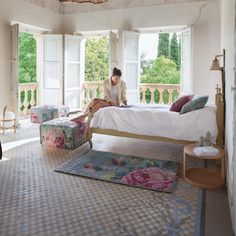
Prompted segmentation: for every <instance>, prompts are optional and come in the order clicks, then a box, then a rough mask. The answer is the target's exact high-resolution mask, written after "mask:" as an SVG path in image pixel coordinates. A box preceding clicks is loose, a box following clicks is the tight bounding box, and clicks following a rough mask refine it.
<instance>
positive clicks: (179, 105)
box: [170, 95, 193, 112]
mask: <svg viewBox="0 0 236 236" xmlns="http://www.w3.org/2000/svg"><path fill="white" fill-rule="evenodd" d="M192 98H193V96H192V95H185V96H182V97H180V98H178V99H177V100H176V101H175V102H174V103H173V104H172V105H171V107H170V111H174V112H180V111H181V109H182V107H183V106H184V105H185V104H186V103H187V102H189V101H191V100H192Z"/></svg>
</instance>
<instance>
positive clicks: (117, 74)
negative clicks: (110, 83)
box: [112, 67, 122, 77]
mask: <svg viewBox="0 0 236 236" xmlns="http://www.w3.org/2000/svg"><path fill="white" fill-rule="evenodd" d="M112 76H119V77H121V76H122V72H121V70H120V69H118V68H116V67H115V68H114V69H113V71H112Z"/></svg>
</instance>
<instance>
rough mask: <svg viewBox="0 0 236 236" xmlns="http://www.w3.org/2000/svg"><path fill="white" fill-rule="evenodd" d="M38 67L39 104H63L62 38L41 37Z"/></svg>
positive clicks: (58, 36) (54, 36)
mask: <svg viewBox="0 0 236 236" xmlns="http://www.w3.org/2000/svg"><path fill="white" fill-rule="evenodd" d="M38 52H39V53H40V52H42V53H40V55H41V60H40V61H41V65H40V68H41V69H40V71H41V72H40V103H41V104H43V105H61V104H62V102H63V96H62V95H63V36H62V35H43V36H42V42H41V47H40V48H39V51H38Z"/></svg>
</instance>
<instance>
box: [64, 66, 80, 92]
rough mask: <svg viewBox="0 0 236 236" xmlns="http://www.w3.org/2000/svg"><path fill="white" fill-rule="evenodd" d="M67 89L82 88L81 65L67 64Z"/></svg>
mask: <svg viewBox="0 0 236 236" xmlns="http://www.w3.org/2000/svg"><path fill="white" fill-rule="evenodd" d="M66 79H67V80H66V85H67V88H74V87H80V65H79V64H67V75H66Z"/></svg>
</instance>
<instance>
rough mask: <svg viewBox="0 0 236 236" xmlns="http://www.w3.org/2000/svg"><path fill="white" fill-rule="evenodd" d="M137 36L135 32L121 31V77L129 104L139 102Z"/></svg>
mask: <svg viewBox="0 0 236 236" xmlns="http://www.w3.org/2000/svg"><path fill="white" fill-rule="evenodd" d="M139 36H140V35H139V33H137V32H128V31H124V32H123V42H122V47H123V48H122V52H123V58H122V59H123V73H124V76H123V78H124V81H125V82H126V86H127V99H128V103H129V104H135V103H140V90H139V84H140V52H139V51H140V50H139Z"/></svg>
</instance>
